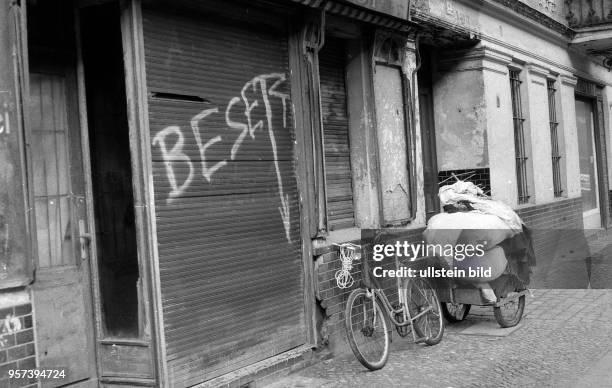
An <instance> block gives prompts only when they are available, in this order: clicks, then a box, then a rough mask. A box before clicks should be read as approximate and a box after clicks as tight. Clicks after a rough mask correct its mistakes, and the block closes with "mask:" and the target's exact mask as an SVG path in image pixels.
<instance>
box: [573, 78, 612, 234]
mask: <svg viewBox="0 0 612 388" xmlns="http://www.w3.org/2000/svg"><path fill="white" fill-rule="evenodd" d="M581 81H582V83H583V84H587V85H588V86H590V87H588V88H586V87H585V88H583V89H582V90H576V93H575V100H577V101H578V100H581V101H585V102H588V103H589V104H590V106H591V109H592V112H593V141H594V143H595V149H594V153H595V155H594V156H595V163H596V164H597V166H596V169H595V173H596V174H597V194H598V199H597V205H598V207H599V217H600V221H601V227H602V228H607V227H608V223H609V218H610V215H609V214H608V209H609V206H608V202H609V198H608V197H609V196H608V179H609V178H608V176H607V155H606V154H607V152H606V143H605V129H604V128H605V123H604V128H602V127H601V125H600V121H602V122H603V120H605V116H601V114H600V112H599V110H598V104H599V103H601V102H602V97H601V96H600V95H598V94H597V92H596V91H597V90H598V87H597V85H595V84H594V83H591V82H589V81H585V80H581ZM602 140H603V142H602Z"/></svg>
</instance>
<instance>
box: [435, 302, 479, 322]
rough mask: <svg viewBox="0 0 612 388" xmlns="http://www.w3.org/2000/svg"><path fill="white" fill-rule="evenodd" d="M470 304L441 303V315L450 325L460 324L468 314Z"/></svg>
mask: <svg viewBox="0 0 612 388" xmlns="http://www.w3.org/2000/svg"><path fill="white" fill-rule="evenodd" d="M471 307H472V305H471V304H464V303H450V302H446V303H442V314H443V315H444V318H446V320H447V321H449V322H450V323H457V322H461V321H463V320H464V319H465V317H467V316H468V314H469V313H470V308H471Z"/></svg>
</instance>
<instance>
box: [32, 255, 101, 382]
mask: <svg viewBox="0 0 612 388" xmlns="http://www.w3.org/2000/svg"><path fill="white" fill-rule="evenodd" d="M32 295H33V299H34V306H35V309H36V310H35V313H34V319H35V320H36V325H35V327H36V337H37V341H36V347H37V349H36V350H37V353H38V355H39V367H40V368H43V369H44V368H47V369H58V368H65V369H66V379H65V380H62V381H54V380H44V381H43V386H44V387H58V386H61V385H64V384H66V383H67V382H73V381H78V380H82V379H86V378H88V377H90V372H91V371H90V362H91V360H90V353H89V352H90V350H89V346H90V343H89V335H90V334H89V330H90V329H89V326H88V325H89V322H88V320H89V319H90V317H89V315H88V314H87V311H86V310H85V307H84V306H85V303H86V300H85V296H84V295H83V291H82V286H81V284H80V274H79V273H78V269H77V268H76V267H60V268H56V269H45V270H41V271H38V272H37V281H36V283H35V284H34V287H33V293H32Z"/></svg>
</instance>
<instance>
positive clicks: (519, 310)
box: [493, 295, 525, 327]
mask: <svg viewBox="0 0 612 388" xmlns="http://www.w3.org/2000/svg"><path fill="white" fill-rule="evenodd" d="M523 310H525V295H521V297H520V298H518V300H514V301H512V302H508V303H505V304H503V305H502V306H500V307H493V314H495V320H496V321H497V323H499V325H500V326H501V327H512V326H516V325H517V324H518V323H519V322H520V321H521V318H522V317H523Z"/></svg>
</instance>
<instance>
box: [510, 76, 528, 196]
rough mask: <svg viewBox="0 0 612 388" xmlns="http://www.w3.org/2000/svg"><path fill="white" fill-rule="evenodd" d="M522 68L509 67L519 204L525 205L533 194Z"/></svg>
mask: <svg viewBox="0 0 612 388" xmlns="http://www.w3.org/2000/svg"><path fill="white" fill-rule="evenodd" d="M522 73H523V71H522V69H520V68H517V67H509V68H508V78H509V81H510V82H509V83H510V101H511V108H512V127H513V135H514V159H515V173H516V187H517V204H518V205H525V204H528V203H529V202H530V200H531V199H532V198H533V195H531V194H530V189H531V187H530V181H529V171H528V170H529V155H528V153H527V152H528V149H527V145H526V140H527V136H526V134H527V131H526V128H525V121H526V118H525V114H524V106H523V95H522V92H523V91H522V88H523V79H522V77H521V74H522Z"/></svg>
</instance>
